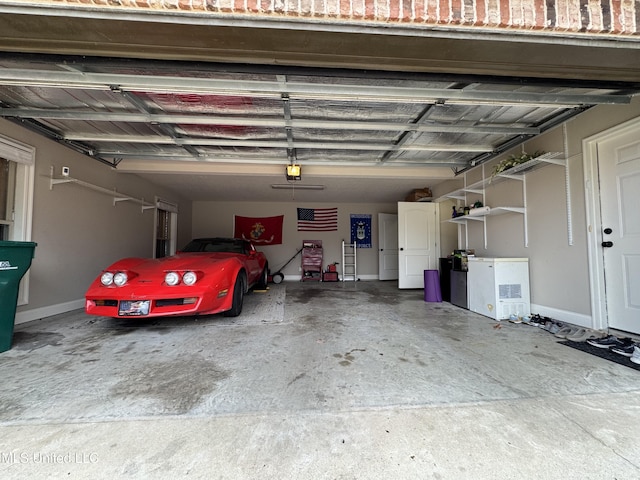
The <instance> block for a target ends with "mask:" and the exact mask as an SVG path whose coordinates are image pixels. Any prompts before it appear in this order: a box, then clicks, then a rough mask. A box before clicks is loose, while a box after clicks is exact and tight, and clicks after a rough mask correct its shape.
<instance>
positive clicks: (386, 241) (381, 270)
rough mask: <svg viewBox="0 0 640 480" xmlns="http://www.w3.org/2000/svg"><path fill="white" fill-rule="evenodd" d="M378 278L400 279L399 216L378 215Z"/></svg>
mask: <svg viewBox="0 0 640 480" xmlns="http://www.w3.org/2000/svg"><path fill="white" fill-rule="evenodd" d="M378 245H379V246H380V247H379V248H380V250H379V251H378V278H379V279H380V280H397V279H398V215H396V214H393V213H379V214H378Z"/></svg>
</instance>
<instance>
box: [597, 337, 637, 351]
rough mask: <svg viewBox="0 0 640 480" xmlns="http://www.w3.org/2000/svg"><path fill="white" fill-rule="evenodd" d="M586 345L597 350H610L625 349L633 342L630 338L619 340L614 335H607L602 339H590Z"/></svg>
mask: <svg viewBox="0 0 640 480" xmlns="http://www.w3.org/2000/svg"><path fill="white" fill-rule="evenodd" d="M587 343H588V344H589V345H593V346H594V347H598V348H611V347H626V346H628V345H631V344H633V341H632V340H631V339H630V338H623V339H619V338H618V337H616V336H615V335H608V336H606V337H604V338H590V339H589V340H587Z"/></svg>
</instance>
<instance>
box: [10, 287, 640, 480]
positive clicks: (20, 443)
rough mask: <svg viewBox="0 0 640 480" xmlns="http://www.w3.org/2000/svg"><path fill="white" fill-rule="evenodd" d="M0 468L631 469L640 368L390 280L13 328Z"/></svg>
mask: <svg viewBox="0 0 640 480" xmlns="http://www.w3.org/2000/svg"><path fill="white" fill-rule="evenodd" d="M0 372H2V381H3V382H4V387H3V390H4V391H3V392H2V393H0V399H1V402H0V478H3V479H18V478H20V479H22V478H24V479H35V478H83V479H86V478H92V479H114V478H167V479H169V478H171V479H175V478H187V477H188V478H196V479H197V478H203V479H403V480H406V479H456V480H460V479H474V480H481V479H492V480H494V479H563V480H567V479H580V480H584V479H639V478H640V428H639V426H640V372H638V371H636V370H633V369H631V368H627V367H625V366H623V365H618V364H615V363H613V362H608V361H605V360H602V359H600V358H597V357H594V356H591V355H588V354H586V353H583V352H580V351H577V350H574V349H571V348H568V347H566V346H563V345H561V344H559V343H558V339H556V338H555V337H554V336H553V335H551V334H549V333H547V332H545V331H543V330H541V329H539V328H535V327H530V326H527V325H514V324H511V323H508V322H502V323H496V322H494V321H492V320H491V319H489V318H486V317H483V316H479V315H476V314H473V313H471V312H469V311H466V310H463V309H459V308H457V307H453V306H451V305H450V304H448V303H425V302H424V301H423V297H422V292H421V291H416V290H409V291H407V290H398V289H397V288H396V284H395V282H348V283H344V284H343V283H322V284H317V283H297V282H296V283H286V282H285V283H283V284H280V285H272V286H271V288H270V290H269V291H268V292H267V293H257V292H256V293H252V294H250V295H249V296H248V297H247V298H246V301H245V309H244V312H243V314H242V315H241V316H240V317H238V318H235V319H229V318H225V317H223V316H221V315H214V316H209V317H202V318H199V319H194V318H179V319H163V320H150V321H121V320H114V319H108V318H96V317H89V316H87V315H85V314H84V313H83V312H82V311H76V312H72V313H69V314H65V315H61V316H58V317H53V318H49V319H45V320H42V321H38V322H32V323H29V324H25V325H19V326H18V327H17V328H16V332H15V336H14V346H13V348H12V349H11V350H10V351H8V352H5V353H2V354H0Z"/></svg>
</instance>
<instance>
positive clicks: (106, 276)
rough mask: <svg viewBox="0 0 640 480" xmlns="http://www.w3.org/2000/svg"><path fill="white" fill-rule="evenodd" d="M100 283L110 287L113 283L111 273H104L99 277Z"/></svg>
mask: <svg viewBox="0 0 640 480" xmlns="http://www.w3.org/2000/svg"><path fill="white" fill-rule="evenodd" d="M100 283H102V284H103V285H104V286H106V287H108V286H109V285H111V284H112V283H113V273H111V272H104V273H103V274H102V276H101V277H100Z"/></svg>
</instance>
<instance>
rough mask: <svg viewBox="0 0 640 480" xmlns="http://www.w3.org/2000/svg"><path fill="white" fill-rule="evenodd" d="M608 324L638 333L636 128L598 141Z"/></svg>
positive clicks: (639, 158)
mask: <svg viewBox="0 0 640 480" xmlns="http://www.w3.org/2000/svg"><path fill="white" fill-rule="evenodd" d="M598 171H599V175H600V202H601V203H600V205H601V211H602V225H601V235H602V237H601V238H602V243H601V247H602V255H603V258H604V274H605V285H606V297H607V298H606V302H607V317H608V321H609V327H611V328H615V329H618V330H624V331H627V332H633V333H640V209H639V208H638V204H637V202H638V192H640V132H639V131H638V130H635V131H627V132H626V133H622V134H621V135H618V136H615V137H613V138H610V139H607V140H605V141H602V142H599V143H598Z"/></svg>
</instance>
